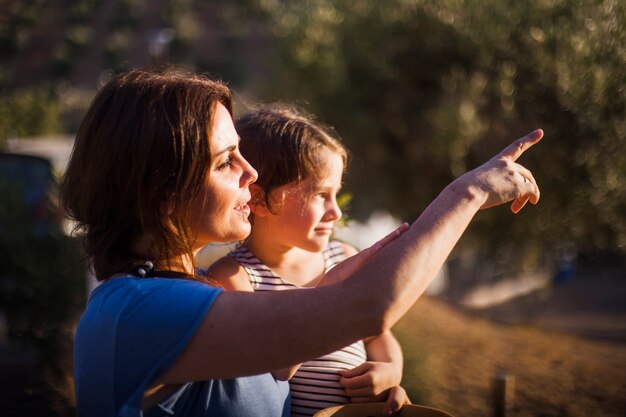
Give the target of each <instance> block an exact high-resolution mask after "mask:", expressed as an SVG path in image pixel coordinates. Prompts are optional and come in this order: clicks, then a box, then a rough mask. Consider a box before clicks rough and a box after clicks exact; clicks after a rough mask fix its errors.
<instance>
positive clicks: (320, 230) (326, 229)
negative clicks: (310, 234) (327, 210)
mask: <svg viewBox="0 0 626 417" xmlns="http://www.w3.org/2000/svg"><path fill="white" fill-rule="evenodd" d="M315 232H316V233H321V234H328V235H329V234H331V233H332V232H333V228H332V227H317V228H315Z"/></svg>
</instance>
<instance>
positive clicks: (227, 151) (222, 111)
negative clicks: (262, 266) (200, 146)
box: [190, 104, 257, 249]
mask: <svg viewBox="0 0 626 417" xmlns="http://www.w3.org/2000/svg"><path fill="white" fill-rule="evenodd" d="M210 147H211V167H210V168H209V173H208V176H207V179H206V182H205V185H204V188H203V190H202V191H201V192H200V193H199V194H198V195H197V196H196V198H195V199H194V202H193V206H192V212H191V219H190V227H191V230H192V231H193V232H194V233H196V241H195V243H194V248H195V249H199V248H200V247H202V246H204V245H205V244H207V243H209V242H232V241H235V240H241V239H244V238H245V237H247V236H248V235H249V234H250V222H249V220H248V216H249V215H250V207H249V206H248V202H249V201H250V190H249V189H248V186H249V185H250V184H251V183H253V182H254V181H256V179H257V172H256V171H255V170H254V168H252V166H250V164H249V163H248V161H246V160H245V159H244V158H243V157H242V156H241V153H239V136H238V135H237V132H236V131H235V127H234V126H233V120H232V118H231V116H230V113H229V112H228V110H226V108H225V107H224V106H223V105H222V104H217V106H216V109H215V119H214V123H213V129H212V132H211V143H210Z"/></svg>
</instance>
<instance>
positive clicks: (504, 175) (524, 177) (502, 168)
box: [450, 129, 543, 213]
mask: <svg viewBox="0 0 626 417" xmlns="http://www.w3.org/2000/svg"><path fill="white" fill-rule="evenodd" d="M542 137H543V131H542V130H541V129H537V130H535V131H534V132H531V133H529V134H528V135H526V136H524V137H522V138H520V139H518V140H516V141H515V142H513V143H512V144H510V145H509V146H507V147H506V148H504V150H502V152H500V153H499V154H498V155H496V156H495V157H493V158H492V159H491V160H489V161H487V162H486V163H484V164H483V165H481V166H479V167H478V168H476V169H474V170H472V171H470V172H468V173H466V174H464V175H462V176H461V177H459V178H458V179H457V180H455V181H454V182H453V183H452V184H450V187H453V188H456V187H457V186H459V185H461V187H462V188H463V189H468V190H470V192H479V193H483V195H482V197H481V198H483V200H484V202H483V205H482V207H481V208H482V209H486V208H489V207H493V206H497V205H500V204H504V203H506V202H509V201H513V203H512V204H511V210H512V211H513V213H517V212H519V211H520V210H521V209H522V208H523V207H524V205H526V203H527V202H529V201H530V202H531V203H532V204H537V202H538V201H539V196H540V193H539V187H538V186H537V182H536V181H535V178H533V175H532V173H531V172H530V171H529V170H528V169H526V168H524V167H523V166H522V165H520V164H517V163H516V162H515V161H516V160H517V159H518V158H519V157H520V156H521V155H522V154H523V153H524V152H525V151H526V150H527V149H528V148H530V147H531V146H533V145H534V144H536V143H537V142H539V141H540V140H541V138H542Z"/></svg>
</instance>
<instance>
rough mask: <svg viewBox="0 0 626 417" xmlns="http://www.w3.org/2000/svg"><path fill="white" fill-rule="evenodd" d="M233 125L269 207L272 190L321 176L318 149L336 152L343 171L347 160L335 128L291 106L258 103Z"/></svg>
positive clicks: (321, 170) (322, 166) (321, 158)
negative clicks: (255, 107) (258, 105)
mask: <svg viewBox="0 0 626 417" xmlns="http://www.w3.org/2000/svg"><path fill="white" fill-rule="evenodd" d="M235 128H236V130H237V133H238V134H239V136H240V138H241V142H240V144H239V147H240V150H241V154H242V155H243V157H244V158H245V159H247V160H248V162H250V164H251V165H252V166H253V167H254V168H255V169H256V170H257V172H258V174H259V178H258V179H257V181H256V184H257V185H259V186H261V188H262V189H263V194H264V199H265V203H266V206H267V207H268V209H270V210H272V208H271V206H272V204H271V203H272V202H273V201H274V200H270V192H271V191H272V190H274V189H276V188H278V187H280V186H282V185H285V184H289V183H291V182H294V181H301V180H303V179H306V178H308V177H311V176H316V177H319V176H323V175H324V169H325V163H324V162H325V161H324V158H325V155H324V153H323V152H322V150H328V151H330V152H333V153H335V154H337V155H339V156H340V157H341V158H342V159H343V166H344V170H345V167H346V165H347V163H348V151H347V150H346V148H345V147H344V146H343V144H342V143H341V140H340V139H339V137H338V135H337V134H336V133H335V130H334V129H333V128H332V127H330V126H327V125H324V124H322V123H320V122H318V121H316V120H315V119H314V118H313V116H311V115H309V114H307V113H305V112H304V111H303V110H302V109H300V108H298V107H296V106H294V105H288V104H282V103H274V104H267V105H264V106H261V107H259V108H258V109H256V110H253V111H251V112H249V113H247V114H245V115H244V116H242V117H241V118H239V119H238V120H237V121H236V122H235ZM274 202H275V201H274Z"/></svg>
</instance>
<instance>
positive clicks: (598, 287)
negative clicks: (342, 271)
mask: <svg viewBox="0 0 626 417" xmlns="http://www.w3.org/2000/svg"><path fill="white" fill-rule="evenodd" d="M625 318H626V274H624V270H622V269H618V270H613V271H608V272H607V273H599V274H598V273H596V274H593V275H591V276H590V275H588V274H582V273H581V274H578V275H577V276H576V277H575V278H573V279H572V281H570V282H565V283H561V284H559V285H558V286H552V287H550V288H546V289H545V290H543V291H541V292H539V293H536V294H533V295H529V296H526V297H523V298H520V299H516V300H513V301H511V302H509V303H506V304H503V305H500V306H497V307H492V308H490V309H487V310H483V311H473V312H469V311H467V310H462V309H460V308H458V307H453V306H451V305H450V304H449V303H446V302H444V301H441V300H437V299H433V298H423V299H421V300H420V301H418V303H417V304H416V306H415V307H413V309H412V310H411V311H410V313H409V314H408V315H407V316H406V317H405V318H403V319H402V321H401V322H400V323H399V324H398V325H397V326H396V328H395V333H396V335H397V336H398V338H399V339H400V341H401V343H402V346H403V350H404V353H405V361H406V363H405V373H404V382H403V384H404V385H406V387H407V390H408V391H409V393H410V394H411V398H412V400H413V401H414V402H415V403H420V404H425V405H429V406H432V407H437V408H441V409H443V410H446V411H448V412H450V413H452V414H454V415H455V416H490V415H492V410H493V407H492V403H491V401H492V380H493V378H494V375H496V374H497V373H499V372H504V373H506V374H507V375H508V377H509V378H510V379H509V381H510V382H511V383H512V384H509V385H510V387H511V388H512V391H511V393H512V394H513V401H512V404H511V406H510V408H509V412H508V413H507V416H515V417H537V416H541V417H548V416H555V417H556V416H563V417H565V416H568V417H569V416H571V417H579V416H580V417H582V416H615V417H623V416H625V415H626V320H624V319H625Z"/></svg>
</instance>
